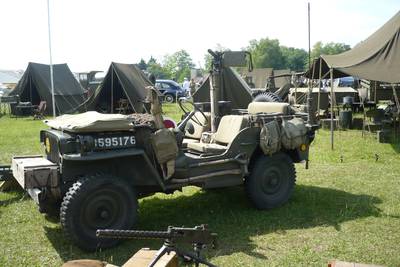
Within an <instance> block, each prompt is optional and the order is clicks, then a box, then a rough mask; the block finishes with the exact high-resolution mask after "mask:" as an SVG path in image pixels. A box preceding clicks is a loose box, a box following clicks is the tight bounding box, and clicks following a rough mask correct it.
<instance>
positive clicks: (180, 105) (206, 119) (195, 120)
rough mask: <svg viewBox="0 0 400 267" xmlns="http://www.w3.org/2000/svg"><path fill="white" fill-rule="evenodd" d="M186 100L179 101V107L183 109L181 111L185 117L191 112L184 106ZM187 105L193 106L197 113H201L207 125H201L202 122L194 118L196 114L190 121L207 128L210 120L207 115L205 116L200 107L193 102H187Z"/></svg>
mask: <svg viewBox="0 0 400 267" xmlns="http://www.w3.org/2000/svg"><path fill="white" fill-rule="evenodd" d="M184 100H185V99H179V100H178V104H179V107H180V108H181V110H182V111H183V113H184V114H185V116H189V114H190V110H189V109H188V108H187V107H185V106H184V105H183V104H182V103H183V102H184ZM185 103H189V104H190V105H192V107H193V109H194V110H195V111H199V112H200V114H201V115H202V116H203V117H204V119H205V121H206V124H203V123H201V122H200V120H199V119H198V118H196V117H195V116H194V113H193V114H192V116H191V118H190V120H191V121H193V122H194V123H196V124H197V125H199V126H201V127H206V126H207V124H208V118H207V116H206V114H204V112H203V111H202V110H201V109H200V108H199V107H198V106H196V105H195V104H194V103H193V102H192V101H185Z"/></svg>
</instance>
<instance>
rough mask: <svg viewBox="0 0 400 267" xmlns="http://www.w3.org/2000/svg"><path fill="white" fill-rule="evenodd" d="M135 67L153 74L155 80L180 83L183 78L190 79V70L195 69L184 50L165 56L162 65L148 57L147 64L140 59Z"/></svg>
mask: <svg viewBox="0 0 400 267" xmlns="http://www.w3.org/2000/svg"><path fill="white" fill-rule="evenodd" d="M137 65H138V67H139V68H140V69H141V70H145V71H147V72H149V73H152V74H154V76H155V77H156V78H157V79H172V80H175V81H177V82H182V81H183V79H184V78H185V77H186V78H190V69H191V68H194V67H195V65H194V64H193V61H192V58H191V57H190V55H189V53H188V52H187V51H185V50H179V51H177V52H175V53H173V54H171V55H166V56H165V57H164V59H163V62H162V63H159V62H157V60H156V59H155V58H153V57H150V59H149V60H148V61H147V63H146V62H145V61H144V60H143V59H141V60H140V62H139V63H138V64H137Z"/></svg>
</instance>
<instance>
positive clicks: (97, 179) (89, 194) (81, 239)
mask: <svg viewBox="0 0 400 267" xmlns="http://www.w3.org/2000/svg"><path fill="white" fill-rule="evenodd" d="M137 207H138V204H137V197H136V194H135V192H134V191H133V189H132V187H131V186H130V185H128V184H127V183H126V182H124V181H122V180H120V179H118V178H116V177H113V176H111V175H104V174H101V175H96V176H91V177H85V178H82V179H79V180H78V181H77V182H75V183H74V184H73V185H72V186H71V187H70V188H69V190H68V192H67V193H66V194H65V197H64V199H63V201H62V203H61V208H60V222H61V226H62V227H63V229H64V231H65V233H66V234H67V235H68V236H69V238H70V239H71V240H72V241H73V242H74V243H75V244H76V245H77V246H78V247H80V248H82V249H84V250H88V251H94V250H96V249H99V248H109V247H112V246H115V245H116V244H118V242H119V240H117V239H98V238H97V237H96V230H97V229H105V228H108V229H125V230H128V229H132V227H133V225H134V223H135V222H136V220H137V217H138V216H137Z"/></svg>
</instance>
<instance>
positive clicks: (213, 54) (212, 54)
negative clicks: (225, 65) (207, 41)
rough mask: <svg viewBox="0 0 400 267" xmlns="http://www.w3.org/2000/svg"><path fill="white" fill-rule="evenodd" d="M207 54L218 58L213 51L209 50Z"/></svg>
mask: <svg viewBox="0 0 400 267" xmlns="http://www.w3.org/2000/svg"><path fill="white" fill-rule="evenodd" d="M207 52H208V53H209V54H210V55H211V56H213V57H214V58H217V57H218V56H217V54H216V53H215V52H214V51H212V50H211V49H208V50H207Z"/></svg>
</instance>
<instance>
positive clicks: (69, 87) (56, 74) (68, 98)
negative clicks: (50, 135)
mask: <svg viewBox="0 0 400 267" xmlns="http://www.w3.org/2000/svg"><path fill="white" fill-rule="evenodd" d="M53 78H54V98H55V102H56V103H55V104H56V105H55V106H56V112H57V114H64V113H73V112H75V111H76V110H77V108H78V106H79V105H80V104H82V103H83V102H84V101H85V95H84V93H85V92H84V90H83V89H82V87H81V86H80V84H79V82H78V81H77V80H76V79H75V77H74V75H73V74H72V72H71V70H70V69H69V68H68V65H67V64H54V65H53ZM51 94H52V93H51V81H50V66H49V65H45V64H39V63H32V62H30V63H29V64H28V67H27V68H26V70H25V72H24V75H23V76H22V77H21V79H20V80H19V82H18V84H17V85H16V87H15V88H14V90H12V91H11V92H10V95H19V97H20V101H21V102H31V103H32V104H33V105H39V104H40V102H41V101H46V105H47V108H46V111H45V112H46V114H52V113H53V105H52V103H53V102H52V97H51Z"/></svg>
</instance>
